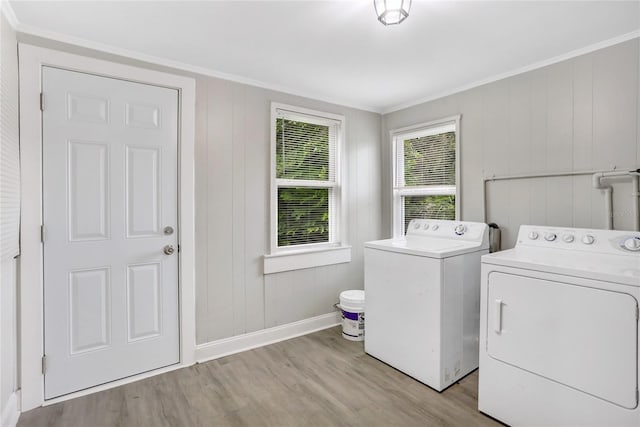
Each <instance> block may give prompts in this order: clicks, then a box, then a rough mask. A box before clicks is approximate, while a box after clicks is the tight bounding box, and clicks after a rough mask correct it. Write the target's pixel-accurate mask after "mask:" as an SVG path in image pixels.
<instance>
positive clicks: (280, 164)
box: [276, 118, 331, 246]
mask: <svg viewBox="0 0 640 427" xmlns="http://www.w3.org/2000/svg"><path fill="white" fill-rule="evenodd" d="M276 177H277V178H278V179H294V180H295V179H304V180H315V181H327V180H328V179H329V127H328V126H326V125H316V124H311V123H305V122H299V121H293V120H287V119H282V118H279V119H277V121H276ZM330 191H331V190H329V189H327V188H314V187H279V188H278V246H293V245H302V244H310V243H324V242H328V241H329V192H330Z"/></svg>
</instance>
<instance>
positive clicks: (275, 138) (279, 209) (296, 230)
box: [265, 103, 350, 273]
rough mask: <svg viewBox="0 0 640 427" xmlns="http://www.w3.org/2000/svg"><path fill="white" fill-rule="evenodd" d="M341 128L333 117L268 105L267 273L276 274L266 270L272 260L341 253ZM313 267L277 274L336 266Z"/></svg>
mask: <svg viewBox="0 0 640 427" xmlns="http://www.w3.org/2000/svg"><path fill="white" fill-rule="evenodd" d="M343 125H344V118H343V117H342V116H338V115H335V114H329V113H322V112H318V111H312V110H307V109H302V108H297V107H292V106H287V105H282V104H275V103H274V104H273V105H272V119H271V127H272V128H271V139H272V141H271V151H272V153H271V158H272V164H271V174H272V177H271V187H272V188H271V253H270V254H269V255H267V256H265V273H269V272H275V271H272V268H271V267H269V266H268V264H270V262H269V259H270V258H272V257H277V256H282V255H291V254H301V253H310V252H322V251H328V250H331V249H334V248H344V246H343V243H344V242H343V241H342V239H341V233H340V229H341V224H342V222H343V221H342V220H341V218H342V216H341V215H342V212H341V205H342V203H341V186H340V145H341V140H342V134H343ZM332 257H335V254H334V255H332ZM349 257H350V255H349ZM332 259H333V258H332ZM349 260H350V258H349ZM316 261H317V262H315V261H314V263H312V264H313V265H307V264H305V266H304V267H296V266H295V265H293V264H292V265H291V268H288V267H287V268H285V267H284V264H283V266H281V267H278V269H277V271H284V270H288V269H296V268H306V267H309V266H315V265H327V263H334V262H324V261H318V260H316ZM339 262H340V261H339ZM341 262H345V261H341ZM280 268H282V269H280Z"/></svg>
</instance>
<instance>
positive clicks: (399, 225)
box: [389, 115, 461, 239]
mask: <svg viewBox="0 0 640 427" xmlns="http://www.w3.org/2000/svg"><path fill="white" fill-rule="evenodd" d="M460 119H461V116H460V115H457V116H451V117H445V118H443V119H439V120H433V121H430V122H425V123H420V124H417V125H413V126H407V127H403V128H399V129H394V130H392V131H390V132H389V134H390V139H391V150H392V152H391V163H392V171H393V172H392V173H393V175H392V180H391V186H392V188H391V192H392V214H391V218H392V223H391V224H392V225H391V227H392V232H393V237H394V238H396V239H397V238H402V237H404V233H405V230H404V205H403V203H402V197H403V196H437V195H455V196H456V220H460V212H461V210H460V207H461V202H460V187H461V185H460V184H461V182H460V165H461V162H460V157H461V156H460V140H461V131H460V130H461V129H460ZM451 126H453V127H454V129H455V133H456V185H455V186H450V185H437V186H436V185H429V186H422V187H405V186H404V162H402V158H403V157H402V156H399V153H400V152H401V150H404V145H401V144H402V143H404V141H405V140H407V139H411V138H417V137H421V136H426V135H435V134H438V133H441V132H446V131H447V130H446V129H447V128H449V127H451Z"/></svg>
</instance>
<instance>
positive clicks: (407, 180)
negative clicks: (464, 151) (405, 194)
mask: <svg viewBox="0 0 640 427" xmlns="http://www.w3.org/2000/svg"><path fill="white" fill-rule="evenodd" d="M403 161H404V185H405V186H424V185H456V134H455V132H445V133H439V134H436V135H429V136H423V137H418V138H412V139H405V140H404V159H403Z"/></svg>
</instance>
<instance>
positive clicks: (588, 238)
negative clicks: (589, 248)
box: [582, 234, 596, 245]
mask: <svg viewBox="0 0 640 427" xmlns="http://www.w3.org/2000/svg"><path fill="white" fill-rule="evenodd" d="M595 241H596V238H595V237H593V236H592V235H591V234H585V235H584V236H582V243H584V244H585V245H592V244H593V242H595Z"/></svg>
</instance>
